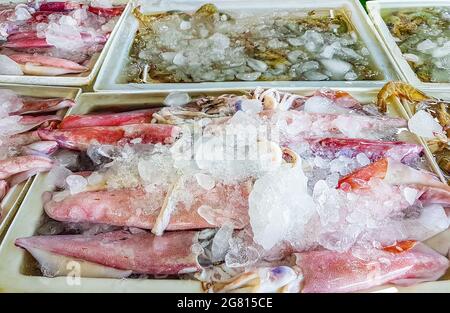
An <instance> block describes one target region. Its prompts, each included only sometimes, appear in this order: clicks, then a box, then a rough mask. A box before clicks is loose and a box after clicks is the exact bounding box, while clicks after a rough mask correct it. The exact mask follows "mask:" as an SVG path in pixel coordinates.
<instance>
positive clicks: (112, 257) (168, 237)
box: [15, 231, 201, 277]
mask: <svg viewBox="0 0 450 313" xmlns="http://www.w3.org/2000/svg"><path fill="white" fill-rule="evenodd" d="M197 241H198V232H195V231H179V232H170V233H166V234H164V235H163V236H155V235H153V234H151V233H148V232H138V233H130V232H129V231H113V232H107V233H100V234H96V235H56V236H32V237H26V238H18V239H16V241H15V245H16V246H18V247H21V248H23V249H26V250H27V251H28V252H30V253H31V254H32V255H33V256H35V257H36V259H37V260H38V261H39V262H40V263H41V264H42V265H43V266H46V265H47V264H52V263H53V264H54V262H55V260H54V259H57V257H60V256H65V257H68V258H71V259H74V260H75V261H84V262H89V263H91V264H96V265H99V266H102V267H103V270H104V267H106V268H110V269H116V270H124V271H129V274H131V273H136V274H149V275H176V274H184V273H193V272H197V271H200V270H201V266H200V264H199V263H198V260H197V258H198V252H196V251H195V249H193V245H195V244H196V243H197ZM42 252H46V253H44V254H42ZM42 256H44V258H42ZM104 272H106V271H104ZM53 274H55V275H58V273H53ZM83 274H84V273H83V268H82V269H81V276H83V277H86V276H85V275H83ZM90 274H91V275H87V276H94V277H98V275H93V273H90ZM59 275H61V274H59Z"/></svg>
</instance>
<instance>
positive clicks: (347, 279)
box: [16, 89, 450, 292]
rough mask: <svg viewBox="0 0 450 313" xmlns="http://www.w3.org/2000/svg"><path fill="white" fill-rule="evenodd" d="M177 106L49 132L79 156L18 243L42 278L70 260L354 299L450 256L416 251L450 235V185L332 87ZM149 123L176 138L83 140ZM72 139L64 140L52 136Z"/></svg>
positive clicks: (97, 270) (405, 139)
mask: <svg viewBox="0 0 450 313" xmlns="http://www.w3.org/2000/svg"><path fill="white" fill-rule="evenodd" d="M383 92H384V91H383ZM384 95H386V94H384ZM174 98H176V100H177V101H175V100H174ZM382 98H383V93H382V94H380V96H379V99H382ZM388 98H389V97H387V98H385V99H384V101H387V104H386V106H387V107H389V108H390V106H391V105H395V102H391V101H390V99H388ZM178 100H179V101H180V102H181V100H182V102H183V103H182V104H177V105H174V106H167V107H163V108H159V109H155V110H153V109H151V110H148V111H147V110H137V111H136V110H135V111H129V112H123V111H122V112H119V113H116V112H103V113H98V112H96V113H94V114H88V115H75V116H73V117H72V118H71V117H70V116H68V117H67V118H66V119H67V124H66V125H68V126H67V127H63V128H64V129H61V128H59V129H53V130H50V131H45V133H47V134H54V135H53V137H52V138H47V139H52V140H54V141H56V142H58V144H59V146H60V150H59V151H58V152H59V153H62V152H64V151H65V152H68V153H69V150H67V148H68V149H73V147H74V144H76V145H83V149H78V150H79V151H71V152H70V155H75V156H76V158H75V160H76V161H75V162H72V165H71V166H70V170H69V169H67V168H64V167H62V166H60V167H57V168H54V169H52V170H51V171H50V173H49V174H48V176H47V182H48V183H49V184H53V185H54V186H55V188H54V190H53V191H51V192H46V193H45V194H43V203H44V210H45V216H44V219H43V225H42V226H41V227H40V228H39V231H38V232H37V234H36V236H33V237H29V238H18V239H17V240H16V244H17V245H18V246H19V247H22V248H24V249H26V250H28V251H29V252H30V253H31V254H32V255H33V256H34V257H35V258H36V259H37V260H38V262H39V263H40V264H41V270H42V273H43V274H44V275H46V276H61V275H65V274H66V271H65V270H64V268H63V266H61V264H66V263H67V262H69V261H70V260H75V261H76V262H79V263H80V265H81V268H82V272H81V276H86V277H112V278H118V277H129V276H131V277H135V275H141V274H146V275H148V278H153V277H159V276H158V275H160V274H165V275H169V277H170V278H181V279H186V278H188V279H197V280H199V281H201V282H202V283H203V286H204V288H205V290H207V291H213V292H233V291H252V292H352V291H358V290H365V289H368V288H371V287H375V286H378V285H382V284H385V283H392V284H399V285H410V284H414V283H418V282H423V281H433V280H437V279H438V278H439V277H440V276H442V275H443V274H444V273H445V272H446V270H447V268H448V266H449V261H448V259H447V258H446V257H444V256H442V255H440V254H439V253H437V252H435V251H434V250H432V249H431V248H428V247H427V246H425V245H424V244H423V243H422V242H421V241H424V240H426V239H428V238H431V237H432V236H434V235H436V234H438V233H440V232H442V231H444V230H446V229H447V228H448V227H449V224H450V219H449V217H448V216H447V213H446V208H447V207H448V206H449V204H450V187H449V186H448V185H446V184H445V183H443V182H441V181H440V180H439V179H438V178H437V177H436V176H435V175H434V174H432V173H431V172H429V170H430V169H429V168H428V165H427V163H426V162H425V160H424V157H423V155H422V154H423V151H424V148H423V147H422V146H421V145H420V144H419V143H417V142H414V141H412V139H413V138H415V137H414V136H413V135H412V134H411V133H410V132H409V131H408V129H407V126H408V124H407V122H406V120H404V119H402V118H400V117H392V116H387V115H384V114H382V112H380V111H382V110H380V111H378V110H377V106H378V104H377V103H376V101H375V102H374V103H361V102H360V101H358V99H356V98H354V97H352V96H351V95H349V94H348V93H346V92H341V91H331V90H320V91H317V92H314V93H311V94H310V95H308V96H300V95H294V94H290V93H287V92H279V91H277V90H274V89H269V90H261V89H257V90H255V91H253V92H250V93H246V94H234V95H222V96H218V97H210V96H209V97H202V98H198V99H190V97H189V96H188V95H183V94H177V95H176V96H175V95H174V94H171V95H169V96H168V98H167V99H166V100H165V101H164V102H165V103H170V102H172V101H175V102H178ZM375 100H376V99H375ZM380 101H381V100H380ZM380 108H382V106H380ZM388 111H390V110H388ZM66 119H65V120H63V121H62V124H63V125H64V123H65V122H66ZM340 119H344V120H345V121H346V122H345V123H337V122H336V120H340ZM305 124H308V127H306V126H305ZM71 125H72V126H71ZM148 125H151V126H155V127H156V126H167V127H176V128H178V129H180V130H181V132H180V133H179V136H177V137H176V138H173V140H172V141H171V142H157V143H155V142H146V141H145V140H142V141H139V140H135V139H139V136H136V138H133V140H130V141H127V142H124V144H120V143H119V141H112V142H101V141H92V142H91V141H85V140H84V139H83V138H84V137H83V138H81V139H80V138H78V137H77V136H76V135H75V134H76V132H77V131H78V130H80V129H82V130H83V129H86V130H88V129H91V130H92V131H94V130H96V129H102V128H108V127H115V128H117V127H119V128H120V127H128V126H141V127H142V126H148ZM383 125H384V127H383ZM77 126H82V127H81V128H77ZM351 126H353V127H351ZM149 129H151V128H149ZM66 131H71V132H73V133H71V134H72V135H73V136H69V137H67V138H70V140H71V141H72V144H71V145H69V146H67V145H64V144H63V145H61V143H60V141H58V140H61V137H60V136H59V134H63V132H66ZM39 133H43V131H39ZM66 134H68V133H66ZM99 137H101V136H99ZM58 138H59V139H58ZM67 138H66V137H65V138H64V140H63V142H64V141H66V140H67ZM49 146H50V143H49ZM175 238H176V240H177V243H176V242H175V241H172V239H173V240H175ZM149 242H153V243H154V244H146V243H149ZM157 242H158V244H157ZM179 242H183V245H182V247H178V248H177V249H178V251H173V249H174V248H173V247H174V245H176V244H178V243H179ZM144 243H145V244H144ZM156 244H157V245H158V248H159V249H158V251H157V252H158V253H159V254H158V255H157V254H156V251H153V250H152V249H153V248H154V247H155V245H156ZM124 255H126V256H131V257H128V258H124ZM164 260H167V262H165V264H166V265H167V264H168V265H170V266H166V265H164V264H162V262H163V261H164ZM155 275H156V276H155ZM140 277H142V276H140Z"/></svg>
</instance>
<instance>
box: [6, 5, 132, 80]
mask: <svg viewBox="0 0 450 313" xmlns="http://www.w3.org/2000/svg"><path fill="white" fill-rule="evenodd" d="M123 9H124V7H123V6H115V5H113V4H112V2H111V1H108V0H106V1H90V0H83V1H73V2H71V1H62V2H58V1H56V2H53V1H30V2H28V3H20V4H11V5H10V6H6V7H3V6H2V8H0V65H1V66H0V75H1V74H3V75H31V76H59V75H66V74H72V75H77V74H82V73H85V72H88V71H89V70H90V68H91V67H92V63H93V60H95V58H96V57H97V56H98V53H99V52H100V51H101V50H102V49H103V47H104V45H105V43H106V41H107V40H108V37H109V35H110V33H111V32H112V30H113V27H114V25H115V23H116V22H117V20H118V18H119V16H120V14H121V13H122V11H123Z"/></svg>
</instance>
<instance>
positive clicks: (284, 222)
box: [249, 162, 316, 250]
mask: <svg viewBox="0 0 450 313" xmlns="http://www.w3.org/2000/svg"><path fill="white" fill-rule="evenodd" d="M307 181H308V179H307V177H306V176H305V174H304V173H303V170H302V167H301V162H299V163H297V165H296V166H295V167H291V166H290V165H287V166H282V167H280V168H279V169H278V170H276V171H272V172H269V173H268V174H266V175H264V176H263V177H261V178H259V179H257V180H256V182H255V184H254V186H253V189H252V191H251V193H250V196H249V216H250V225H251V227H252V231H253V234H254V240H255V242H256V243H258V244H260V245H261V246H262V247H263V248H264V249H265V250H269V249H271V248H272V247H273V246H275V245H276V244H278V243H281V242H283V241H285V240H293V241H295V240H296V239H297V238H298V236H299V235H300V234H302V232H303V231H304V227H305V225H306V224H307V223H308V222H309V220H310V218H311V217H312V216H313V214H314V212H315V211H316V205H315V203H314V201H313V199H312V197H311V196H310V195H309V194H308V189H307Z"/></svg>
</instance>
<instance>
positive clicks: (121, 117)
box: [59, 109, 158, 129]
mask: <svg viewBox="0 0 450 313" xmlns="http://www.w3.org/2000/svg"><path fill="white" fill-rule="evenodd" d="M156 110H158V109H150V110H138V111H131V112H122V113H100V114H91V115H69V116H67V117H65V118H64V120H63V121H62V122H61V124H59V128H60V129H69V128H79V127H92V126H122V125H130V124H142V123H149V122H150V121H151V119H152V115H153V113H154V112H155V111H156Z"/></svg>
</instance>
